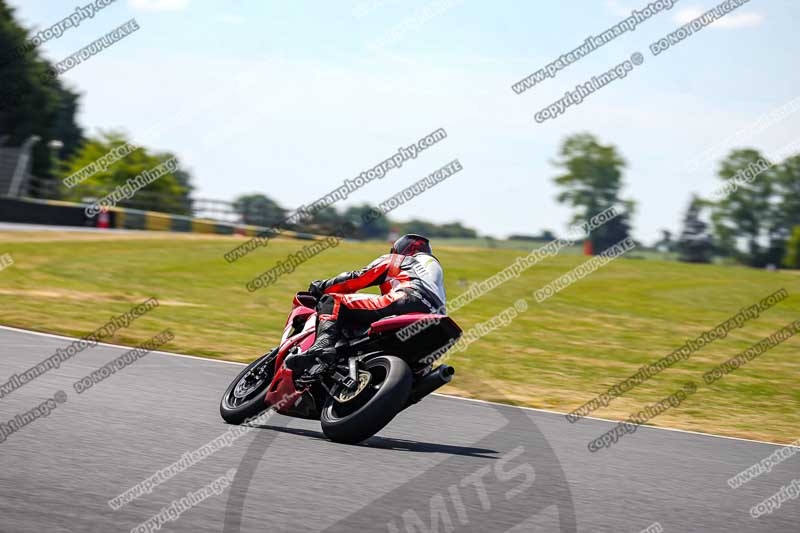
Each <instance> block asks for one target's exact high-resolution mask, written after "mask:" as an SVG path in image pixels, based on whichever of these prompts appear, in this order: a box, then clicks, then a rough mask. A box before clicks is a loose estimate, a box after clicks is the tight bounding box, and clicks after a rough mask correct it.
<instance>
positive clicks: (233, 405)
mask: <svg viewBox="0 0 800 533" xmlns="http://www.w3.org/2000/svg"><path fill="white" fill-rule="evenodd" d="M277 355H278V349H277V348H275V349H274V350H272V351H271V352H270V353H268V354H266V355H262V356H261V357H259V358H258V359H256V360H255V361H253V362H252V363H250V364H249V365H247V367H245V369H244V370H242V371H241V372H240V373H239V375H238V376H236V379H234V380H233V381H232V382H231V384H230V385H228V388H227V389H226V390H225V394H223V395H222V400H220V402H219V414H220V415H222V418H223V419H224V420H225V422H227V423H229V424H241V423H242V422H244V421H245V420H247V419H248V418H250V417H253V416H256V415H258V414H259V413H261V412H262V411H266V409H267V404H266V403H264V395H265V394H266V391H267V388H269V385H270V383H271V382H272V378H273V377H274V376H275V359H276V358H277ZM248 374H252V375H251V376H250V381H249V382H248V381H243V380H245V379H246V378H247V377H248ZM240 384H241V385H240ZM237 386H238V389H237Z"/></svg>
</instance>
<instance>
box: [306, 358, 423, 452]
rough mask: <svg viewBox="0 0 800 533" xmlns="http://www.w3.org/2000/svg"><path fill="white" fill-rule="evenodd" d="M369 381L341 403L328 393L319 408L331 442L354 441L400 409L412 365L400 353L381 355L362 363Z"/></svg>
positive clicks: (409, 384) (407, 391)
mask: <svg viewBox="0 0 800 533" xmlns="http://www.w3.org/2000/svg"><path fill="white" fill-rule="evenodd" d="M364 370H365V371H366V372H369V374H370V382H369V384H368V385H367V386H366V387H365V388H364V390H363V391H361V392H359V393H358V394H356V396H354V397H353V398H351V399H349V400H347V401H346V402H344V403H342V402H339V401H337V400H336V399H335V398H333V397H329V398H328V400H327V401H326V402H325V405H324V406H323V408H322V414H321V416H320V421H321V423H322V432H323V433H324V434H325V436H326V437H328V438H329V439H331V440H332V441H334V442H341V443H344V444H356V443H359V442H361V441H363V440H365V439H368V438H369V437H371V436H373V435H374V434H376V433H377V432H378V431H380V430H381V429H383V428H384V427H385V426H386V424H388V423H389V422H391V420H392V419H393V418H394V417H395V415H397V413H399V412H400V411H402V410H403V407H405V405H406V402H407V401H408V396H409V394H410V393H411V387H412V385H413V381H414V380H413V377H412V375H411V369H410V368H409V367H408V364H406V362H405V361H403V360H402V359H400V358H399V357H394V356H390V355H382V356H379V357H376V358H374V359H370V360H369V361H367V362H366V364H365V369H364Z"/></svg>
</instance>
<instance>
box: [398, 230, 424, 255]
mask: <svg viewBox="0 0 800 533" xmlns="http://www.w3.org/2000/svg"><path fill="white" fill-rule="evenodd" d="M418 252H422V253H426V254H429V255H432V254H433V251H432V250H431V242H430V241H429V240H428V239H426V238H425V237H423V236H422V235H417V234H416V233H407V234H405V235H403V236H402V237H400V238H399V239H397V240H396V241H394V244H393V245H392V249H391V250H389V253H392V254H400V255H414V254H416V253H418Z"/></svg>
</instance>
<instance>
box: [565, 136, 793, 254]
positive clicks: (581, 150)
mask: <svg viewBox="0 0 800 533" xmlns="http://www.w3.org/2000/svg"><path fill="white" fill-rule="evenodd" d="M558 156H559V157H558V159H557V160H556V161H555V165H556V166H557V167H558V168H560V169H562V170H563V173H562V174H560V175H558V176H556V177H555V178H554V181H555V183H556V185H557V186H558V187H559V188H560V189H561V192H560V194H559V195H558V197H557V200H558V201H559V202H560V203H564V204H567V205H569V206H571V207H573V209H574V217H573V222H575V223H579V222H581V221H584V220H588V219H589V218H591V217H592V216H593V215H596V214H597V213H600V212H602V211H603V210H605V209H607V208H609V207H611V206H615V205H616V206H622V207H624V208H625V210H626V215H623V216H619V217H617V218H615V219H613V220H611V221H610V222H609V223H606V224H604V225H603V226H601V227H600V228H598V229H597V230H595V231H594V232H593V233H592V234H591V235H590V236H589V237H588V239H589V241H590V242H591V243H592V248H593V250H594V252H595V253H600V252H602V251H603V250H605V249H607V248H608V247H609V246H611V245H613V244H614V243H616V242H619V241H620V240H622V239H624V238H626V237H629V236H630V231H631V218H630V215H631V214H633V210H634V208H635V202H634V201H632V200H629V199H623V198H622V197H621V190H622V187H623V180H622V176H623V170H624V169H625V167H626V162H625V160H624V159H623V158H622V156H621V155H620V154H619V151H618V150H617V148H616V147H615V146H613V145H603V144H601V143H600V142H599V141H598V139H597V138H596V137H595V136H593V135H591V134H588V133H582V134H577V135H572V136H570V137H567V138H566V139H565V140H564V141H563V143H562V145H561V147H560V151H559V154H558ZM717 177H718V178H719V180H720V186H719V188H718V189H717V190H716V191H715V194H714V197H713V198H702V197H700V196H698V195H697V194H692V195H691V198H690V201H689V205H688V207H687V209H686V213H685V215H684V217H683V227H682V228H681V231H680V233H679V237H678V239H677V240H673V239H672V232H670V231H669V230H662V238H661V240H660V241H659V242H657V243H656V248H659V249H664V250H667V251H671V252H677V254H678V258H679V260H681V261H685V262H691V263H709V262H711V261H712V260H713V259H714V258H720V259H721V260H723V261H728V262H736V263H739V264H743V265H748V266H752V267H759V268H761V267H765V266H768V265H772V266H774V267H779V266H784V267H787V268H800V155H797V151H793V152H790V153H788V155H787V156H786V157H784V158H783V159H780V160H775V161H773V160H771V159H769V158H768V157H765V156H764V155H763V154H761V153H760V152H759V151H758V150H755V149H752V148H742V149H735V150H732V151H731V152H730V153H729V154H728V155H727V156H726V157H725V158H723V159H722V161H720V163H719V167H718V171H717Z"/></svg>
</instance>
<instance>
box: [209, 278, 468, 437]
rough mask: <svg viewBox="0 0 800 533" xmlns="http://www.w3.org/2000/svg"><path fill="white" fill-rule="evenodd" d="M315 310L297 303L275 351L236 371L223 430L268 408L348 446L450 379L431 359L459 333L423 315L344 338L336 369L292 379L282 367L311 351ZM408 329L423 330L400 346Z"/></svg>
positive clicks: (224, 405)
mask: <svg viewBox="0 0 800 533" xmlns="http://www.w3.org/2000/svg"><path fill="white" fill-rule="evenodd" d="M316 304H317V300H316V298H314V297H313V296H312V295H311V294H309V293H306V292H298V293H297V294H296V295H295V297H294V302H293V306H292V312H291V313H289V318H288V319H287V320H286V326H285V328H284V330H283V337H282V338H281V342H280V345H279V346H278V347H277V348H275V349H274V350H272V351H271V352H269V353H268V354H266V355H264V356H262V357H260V358H259V359H257V360H255V361H253V362H252V363H250V364H249V365H248V366H247V368H245V369H244V370H242V372H241V373H240V374H239V375H238V376H236V379H234V380H233V382H232V383H231V384H230V385H229V386H228V389H227V390H226V391H225V394H224V395H223V396H222V401H221V402H220V406H219V410H220V414H221V415H222V418H223V419H225V421H226V422H228V423H231V424H241V423H242V422H245V421H246V420H248V419H251V418H253V417H255V416H257V415H259V414H260V413H261V412H263V411H265V410H266V409H269V408H272V409H275V410H276V411H277V412H279V413H281V414H284V415H288V416H294V417H299V418H307V419H314V420H319V421H320V422H321V423H322V432H323V433H324V434H325V436H326V437H328V438H329V439H331V440H333V441H336V442H342V443H349V444H354V443H358V442H361V441H363V440H365V439H367V438H369V437H371V436H372V435H374V434H375V433H377V432H378V431H380V430H381V429H383V428H384V427H385V426H386V424H388V423H389V422H390V421H391V420H392V419H393V418H394V417H395V415H397V413H399V412H400V411H402V410H403V409H405V408H406V407H409V406H410V405H413V404H415V403H417V402H419V401H420V400H421V399H422V398H424V397H425V396H427V395H428V394H430V393H432V392H433V391H435V390H436V389H438V388H439V387H441V386H443V385H445V384H446V383H449V382H450V380H451V379H452V377H453V374H454V373H455V370H454V369H453V367H450V366H447V365H439V366H437V367H436V368H433V365H434V363H435V359H438V357H437V355H440V354H437V353H436V352H437V351H442V350H443V349H444V348H445V347H447V346H448V345H452V343H454V342H455V341H456V340H457V339H458V338H459V337H460V336H461V328H459V327H458V325H457V324H456V323H455V322H454V321H453V320H452V319H451V318H450V317H448V316H445V315H435V314H424V313H410V314H407V315H397V316H391V317H388V318H384V319H382V320H378V321H377V322H374V323H372V324H371V325H370V326H369V327H368V328H362V329H351V330H344V331H342V335H341V338H340V340H339V341H338V342H337V343H336V352H337V355H338V360H337V361H338V362H337V364H336V365H334V366H332V367H331V368H328V369H326V370H325V371H324V372H322V373H314V372H312V373H309V372H305V373H303V374H302V375H300V376H293V375H292V371H291V370H290V369H288V368H286V367H284V366H283V362H284V360H285V359H286V357H287V356H289V355H291V354H295V353H302V352H304V351H306V350H308V348H309V347H310V346H311V345H312V344H313V343H314V338H315V329H316V315H317V312H316ZM426 322H428V323H427V324H426ZM413 323H418V326H423V327H419V328H417V329H419V330H420V331H419V332H418V333H416V334H415V335H413V336H411V337H410V338H408V339H406V340H405V341H401V340H400V339H399V338H398V335H397V332H398V331H399V330H400V329H402V328H404V327H406V326H408V325H410V324H413ZM432 354H434V355H433V356H432Z"/></svg>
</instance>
